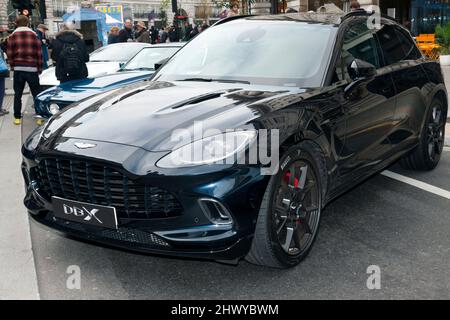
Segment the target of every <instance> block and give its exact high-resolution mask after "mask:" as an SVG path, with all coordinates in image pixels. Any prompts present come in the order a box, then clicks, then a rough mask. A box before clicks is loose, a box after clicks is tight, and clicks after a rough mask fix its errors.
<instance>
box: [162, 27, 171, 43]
mask: <svg viewBox="0 0 450 320" xmlns="http://www.w3.org/2000/svg"><path fill="white" fill-rule="evenodd" d="M161 31H162V32H161V36H160V39H161V43H166V42H167V38H168V37H169V33H168V29H167V28H164V29H161Z"/></svg>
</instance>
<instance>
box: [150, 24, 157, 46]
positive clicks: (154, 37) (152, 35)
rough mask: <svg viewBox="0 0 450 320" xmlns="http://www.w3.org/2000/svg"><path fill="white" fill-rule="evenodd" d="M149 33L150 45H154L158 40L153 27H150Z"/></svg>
mask: <svg viewBox="0 0 450 320" xmlns="http://www.w3.org/2000/svg"><path fill="white" fill-rule="evenodd" d="M149 32H150V37H151V43H152V44H155V43H156V40H157V39H158V30H157V29H156V28H155V27H154V26H151V27H150V31H149Z"/></svg>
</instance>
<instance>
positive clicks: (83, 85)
mask: <svg viewBox="0 0 450 320" xmlns="http://www.w3.org/2000/svg"><path fill="white" fill-rule="evenodd" d="M153 73H154V72H153V71H127V72H125V71H121V72H116V73H112V74H108V75H103V76H99V77H94V78H88V79H84V80H77V81H72V82H69V83H65V84H62V85H60V87H61V88H62V89H63V90H84V89H103V90H108V89H111V88H112V87H115V86H120V85H124V84H127V83H129V82H135V81H137V80H140V79H142V78H146V77H149V76H150V75H152V74H153Z"/></svg>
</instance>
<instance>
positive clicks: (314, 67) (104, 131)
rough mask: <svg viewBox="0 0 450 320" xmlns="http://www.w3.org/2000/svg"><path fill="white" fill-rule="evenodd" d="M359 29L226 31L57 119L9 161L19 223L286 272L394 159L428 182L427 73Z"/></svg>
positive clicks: (433, 136)
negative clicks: (335, 212)
mask: <svg viewBox="0 0 450 320" xmlns="http://www.w3.org/2000/svg"><path fill="white" fill-rule="evenodd" d="M371 18H372V17H371V15H370V14H366V13H365V12H362V11H359V12H354V13H352V14H348V15H338V14H312V13H300V14H288V15H278V16H252V17H238V18H233V19H225V20H223V21H221V22H219V23H218V24H216V25H214V26H213V27H211V28H209V29H208V30H206V31H205V32H202V33H201V34H200V35H198V36H197V37H196V38H194V39H193V40H192V41H190V42H189V43H188V44H187V45H186V46H185V47H183V48H182V49H181V50H180V51H178V53H176V54H175V55H174V56H173V57H172V58H171V59H170V60H169V61H168V62H167V63H166V64H165V65H164V66H162V67H161V68H160V69H159V70H158V72H157V73H156V74H155V76H154V78H153V79H152V80H151V81H143V82H140V83H137V84H133V86H128V87H124V88H120V89H115V90H112V91H109V92H106V93H102V94H100V95H96V96H95V97H92V98H89V99H87V100H83V101H81V102H80V103H78V104H76V105H73V106H72V107H69V108H68V109H66V110H64V111H63V112H61V113H60V114H57V115H56V116H54V117H53V118H51V119H50V120H49V121H48V123H47V124H46V125H45V126H44V127H42V128H40V129H37V130H36V131H35V132H33V133H32V134H31V135H30V137H29V138H28V140H27V141H26V142H25V144H24V146H23V149H22V152H23V165H22V169H23V175H24V178H25V181H26V185H27V194H26V197H25V206H26V207H27V208H28V210H29V212H30V215H31V217H32V218H33V219H35V220H37V221H39V222H40V223H42V224H45V225H47V226H50V227H52V228H54V229H57V230H60V231H63V232H65V233H68V234H71V235H74V236H77V237H80V238H86V239H92V240H95V241H98V242H104V243H108V244H112V245H115V246H119V247H126V248H132V249H135V250H141V251H146V252H155V253H161V254H168V255H178V256H187V257H199V258H206V259H215V260H237V259H240V258H243V257H245V258H246V259H247V260H248V261H250V262H252V263H256V264H261V265H266V266H271V267H292V266H295V265H296V264H298V263H299V262H300V261H301V260H302V259H303V258H304V257H305V256H306V255H307V254H308V252H309V250H310V249H311V247H312V244H313V242H314V239H315V238H316V236H317V231H318V227H319V221H320V216H321V212H322V209H323V208H324V207H325V206H326V205H327V204H328V203H329V202H330V201H331V200H332V199H334V198H336V197H337V196H339V195H341V194H342V193H343V192H345V191H346V190H348V189H350V188H352V187H353V186H355V185H356V184H357V183H359V182H361V181H363V180H364V179H366V178H368V177H370V176H371V175H373V174H376V173H377V172H379V171H380V170H383V169H384V168H386V167H387V166H389V165H390V164H392V163H393V162H395V161H397V160H400V163H401V164H402V165H403V166H405V167H407V168H410V169H417V170H432V169H433V168H435V167H436V165H437V164H438V162H439V159H440V156H441V153H442V150H443V140H444V129H445V126H444V124H445V119H446V117H447V91H446V88H445V85H444V81H443V77H442V73H441V69H440V66H439V64H438V63H436V62H435V61H429V60H427V59H425V58H424V57H423V56H422V54H421V53H420V51H419V50H418V48H417V46H416V45H415V43H414V41H413V39H412V38H411V36H410V34H409V32H408V31H407V30H405V29H404V28H402V27H401V26H399V25H398V24H397V23H395V22H394V21H392V20H390V19H387V18H382V19H381V25H378V26H377V25H374V24H373V23H372V21H370V20H372V19H371ZM268 159H269V160H270V161H268Z"/></svg>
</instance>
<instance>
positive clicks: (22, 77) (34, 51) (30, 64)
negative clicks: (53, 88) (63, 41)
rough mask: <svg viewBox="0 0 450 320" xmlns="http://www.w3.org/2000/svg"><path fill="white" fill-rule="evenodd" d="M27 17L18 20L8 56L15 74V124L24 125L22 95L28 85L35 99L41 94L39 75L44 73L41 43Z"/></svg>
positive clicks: (19, 17) (9, 41)
mask: <svg viewBox="0 0 450 320" xmlns="http://www.w3.org/2000/svg"><path fill="white" fill-rule="evenodd" d="M28 25H29V20H28V17H27V16H24V15H19V16H18V17H17V18H16V29H15V30H14V32H13V33H12V34H11V35H10V36H9V38H8V45H7V47H8V48H7V52H6V54H7V56H8V62H9V65H10V67H11V71H14V74H13V87H14V124H16V125H20V124H21V123H22V94H23V90H24V88H25V84H27V83H28V86H29V87H30V91H31V94H32V95H33V98H36V96H37V95H38V94H39V93H40V92H41V85H40V83H39V74H40V73H41V72H42V67H43V61H42V48H41V41H40V40H39V39H38V37H37V35H36V33H35V32H34V31H33V30H31V29H30V28H29V27H28Z"/></svg>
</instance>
